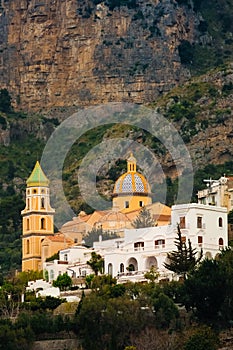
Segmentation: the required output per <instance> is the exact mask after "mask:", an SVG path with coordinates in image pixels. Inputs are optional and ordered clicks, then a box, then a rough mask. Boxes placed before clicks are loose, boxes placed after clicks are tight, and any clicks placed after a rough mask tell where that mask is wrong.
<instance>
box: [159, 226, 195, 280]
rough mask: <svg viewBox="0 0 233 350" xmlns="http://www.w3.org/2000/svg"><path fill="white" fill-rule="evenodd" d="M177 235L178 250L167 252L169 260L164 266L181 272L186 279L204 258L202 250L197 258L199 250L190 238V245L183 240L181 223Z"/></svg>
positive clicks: (178, 272)
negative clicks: (193, 246) (193, 245)
mask: <svg viewBox="0 0 233 350" xmlns="http://www.w3.org/2000/svg"><path fill="white" fill-rule="evenodd" d="M177 236H178V237H177V238H176V239H175V245H176V247H177V250H174V251H172V252H171V253H168V254H167V258H168V262H167V263H164V266H165V267H166V268H167V269H168V270H170V271H173V272H175V273H177V274H181V275H182V276H183V277H184V279H186V277H187V274H188V273H190V272H192V271H193V270H194V269H195V267H196V266H197V264H198V263H199V262H200V260H201V259H202V250H201V253H200V256H199V258H196V254H197V250H196V249H193V248H192V245H191V241H190V240H188V246H187V244H186V242H183V241H182V234H181V230H180V226H179V225H177Z"/></svg>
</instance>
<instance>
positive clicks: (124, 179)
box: [112, 153, 152, 213]
mask: <svg viewBox="0 0 233 350" xmlns="http://www.w3.org/2000/svg"><path fill="white" fill-rule="evenodd" d="M112 197H113V207H117V208H118V209H119V211H121V212H122V213H127V212H131V211H133V210H137V209H140V208H142V207H144V206H146V205H149V204H151V203H152V200H151V191H150V186H149V184H148V182H147V180H146V179H145V177H144V176H143V175H142V174H140V173H139V172H137V164H136V159H135V158H134V156H133V155H132V153H131V155H130V157H129V158H128V159H127V172H126V173H124V174H123V175H121V176H120V177H119V178H118V180H117V181H116V183H115V186H114V190H113V195H112Z"/></svg>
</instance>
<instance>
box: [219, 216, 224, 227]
mask: <svg viewBox="0 0 233 350" xmlns="http://www.w3.org/2000/svg"><path fill="white" fill-rule="evenodd" d="M218 226H219V227H222V226H223V221H222V218H218Z"/></svg>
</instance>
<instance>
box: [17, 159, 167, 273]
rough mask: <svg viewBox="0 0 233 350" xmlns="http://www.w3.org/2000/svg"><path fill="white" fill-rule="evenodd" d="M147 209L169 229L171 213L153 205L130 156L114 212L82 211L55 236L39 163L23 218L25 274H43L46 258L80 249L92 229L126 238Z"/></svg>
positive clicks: (118, 185)
mask: <svg viewBox="0 0 233 350" xmlns="http://www.w3.org/2000/svg"><path fill="white" fill-rule="evenodd" d="M143 207H146V208H147V209H148V210H149V211H150V214H151V217H152V218H153V219H154V223H155V225H157V226H163V225H167V224H168V223H169V222H170V219H171V209H170V208H169V207H167V206H166V205H164V204H162V203H159V202H157V203H152V199H151V191H150V186H149V184H148V182H147V180H146V178H145V177H144V176H143V175H142V174H141V173H139V172H138V171H137V167H136V159H135V158H134V157H133V155H132V154H131V155H130V157H129V158H128V160H127V171H126V172H125V173H124V174H122V175H121V176H120V177H119V178H118V180H117V181H116V183H115V186H114V190H113V194H112V208H110V209H109V210H103V211H98V210H96V211H94V212H93V213H92V214H86V213H85V212H83V211H81V212H80V213H79V214H78V216H77V217H75V218H74V219H73V220H72V221H69V222H67V223H65V224H64V225H63V226H62V227H61V228H60V232H59V233H56V234H54V214H55V210H54V209H53V208H52V207H51V206H50V194H49V180H48V179H47V177H46V175H45V174H44V172H43V170H42V168H41V166H40V164H39V162H38V161H37V162H36V165H35V167H34V169H33V171H32V173H31V175H30V176H29V178H28V180H27V188H26V207H25V209H24V210H23V211H22V212H21V214H22V218H23V239H22V245H23V249H22V250H23V253H22V271H28V270H41V269H42V268H43V263H44V262H45V261H46V259H47V258H49V257H51V256H52V255H53V254H55V253H57V252H58V251H60V250H61V249H66V248H67V247H70V246H72V245H75V244H76V245H80V244H82V242H83V239H84V241H85V235H87V234H88V232H90V231H91V230H92V229H93V228H102V230H103V231H105V232H111V233H113V232H114V233H116V234H117V235H118V236H123V235H124V230H125V229H131V228H132V227H133V225H132V224H133V222H134V220H135V219H136V218H137V216H138V215H139V213H140V211H141V209H142V208H143Z"/></svg>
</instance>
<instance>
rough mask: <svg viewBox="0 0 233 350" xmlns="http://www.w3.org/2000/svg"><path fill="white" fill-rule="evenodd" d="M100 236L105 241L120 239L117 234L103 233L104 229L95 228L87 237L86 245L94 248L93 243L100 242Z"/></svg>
mask: <svg viewBox="0 0 233 350" xmlns="http://www.w3.org/2000/svg"><path fill="white" fill-rule="evenodd" d="M100 236H101V239H102V240H103V241H105V240H107V239H113V238H117V237H119V236H118V235H117V234H116V233H113V232H108V231H103V229H102V227H99V228H96V227H93V228H92V230H91V231H89V232H88V233H87V235H86V236H85V239H84V241H85V245H86V246H88V247H92V246H93V242H96V241H99V238H100Z"/></svg>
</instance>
